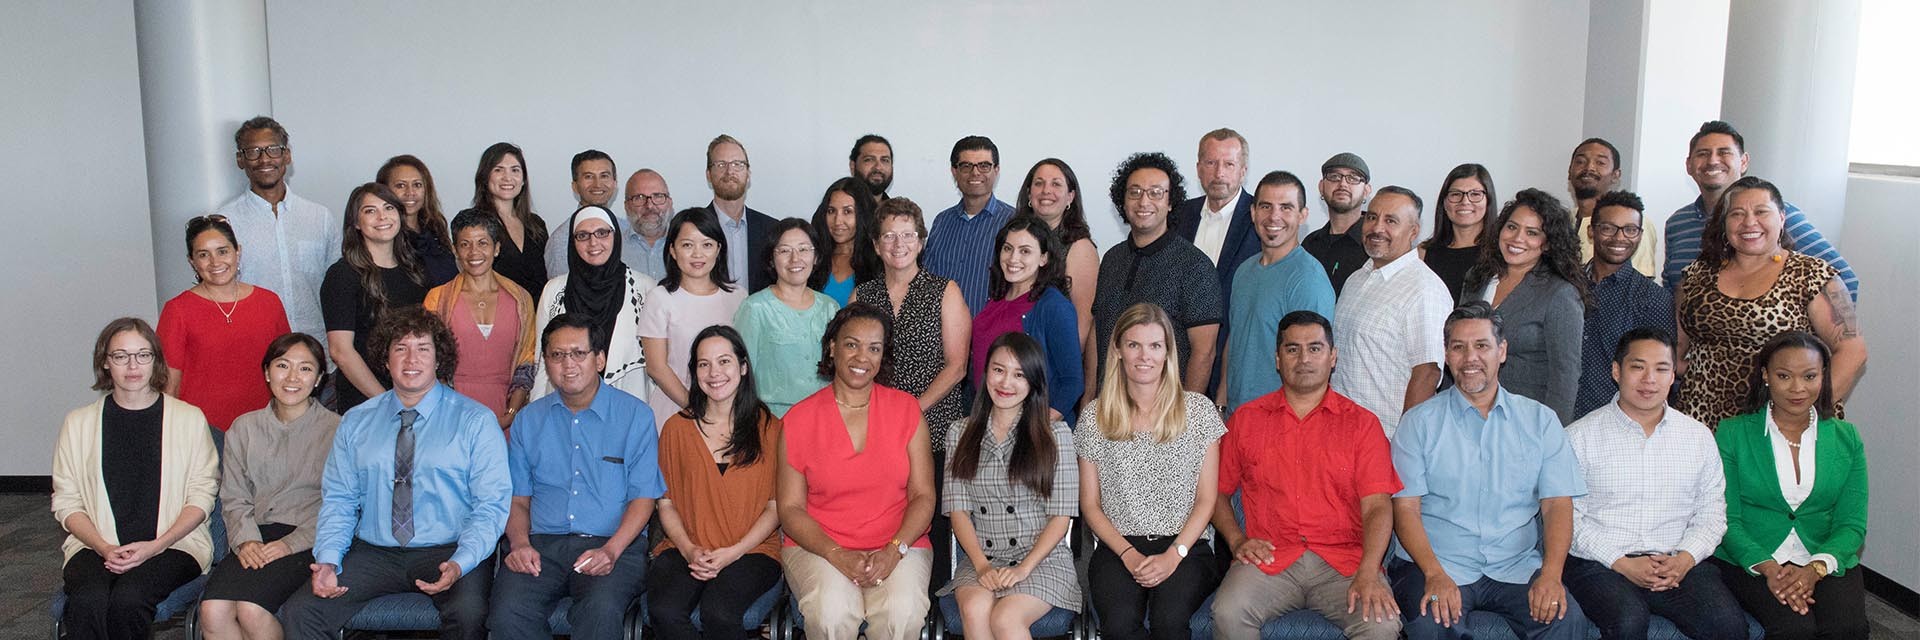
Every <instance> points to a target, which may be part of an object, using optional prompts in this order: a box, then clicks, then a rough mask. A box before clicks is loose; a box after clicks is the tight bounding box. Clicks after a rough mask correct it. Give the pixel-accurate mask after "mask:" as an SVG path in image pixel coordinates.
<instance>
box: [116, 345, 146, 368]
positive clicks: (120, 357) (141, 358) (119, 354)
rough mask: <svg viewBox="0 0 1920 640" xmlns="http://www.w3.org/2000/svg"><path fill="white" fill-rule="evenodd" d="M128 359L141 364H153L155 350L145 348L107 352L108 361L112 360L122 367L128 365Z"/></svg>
mask: <svg viewBox="0 0 1920 640" xmlns="http://www.w3.org/2000/svg"><path fill="white" fill-rule="evenodd" d="M128 360H132V361H134V362H137V363H140V364H153V350H151V349H143V350H140V351H112V352H108V353H107V361H108V362H112V363H114V364H116V365H119V366H122V367H124V366H127V361H128Z"/></svg>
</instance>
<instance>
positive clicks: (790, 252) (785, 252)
mask: <svg viewBox="0 0 1920 640" xmlns="http://www.w3.org/2000/svg"><path fill="white" fill-rule="evenodd" d="M796 255H800V256H810V255H813V245H806V246H804V247H774V249H773V256H774V257H776V258H780V259H782V260H785V259H787V258H791V257H794V256H796Z"/></svg>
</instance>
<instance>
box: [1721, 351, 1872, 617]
mask: <svg viewBox="0 0 1920 640" xmlns="http://www.w3.org/2000/svg"><path fill="white" fill-rule="evenodd" d="M1755 362H1756V363H1757V364H1758V366H1756V367H1755V371H1754V372H1753V383H1752V385H1751V387H1750V388H1751V389H1752V391H1751V392H1749V394H1748V396H1747V409H1748V412H1747V413H1745V414H1742V415H1739V416H1735V417H1732V418H1728V419H1726V420H1722V421H1720V425H1719V428H1718V431H1717V433H1716V434H1715V438H1716V439H1717V440H1718V441H1719V443H1720V459H1721V463H1722V465H1723V466H1724V467H1725V469H1726V474H1727V533H1726V536H1725V537H1723V538H1722V539H1721V542H1720V550H1719V551H1717V552H1715V553H1714V558H1715V561H1717V562H1720V563H1722V566H1721V571H1720V574H1721V576H1723V578H1724V579H1725V580H1726V582H1727V587H1728V588H1729V589H1731V590H1732V591H1733V595H1734V597H1735V598H1737V599H1739V600H1740V605H1741V607H1742V608H1745V609H1746V610H1747V613H1750V614H1753V617H1754V618H1755V619H1757V620H1759V621H1760V625H1761V626H1763V627H1765V628H1766V631H1767V637H1768V638H1813V637H1816V636H1817V637H1820V638H1865V637H1867V613H1866V590H1865V586H1864V583H1863V580H1862V578H1861V577H1860V573H1859V572H1858V571H1854V568H1855V567H1857V566H1858V565H1859V564H1860V547H1861V545H1862V544H1864V543H1865V541H1866V537H1867V457H1866V452H1865V450H1864V449H1863V448H1862V447H1861V444H1860V433H1859V432H1858V431H1856V430H1854V428H1853V425H1851V424H1848V423H1847V422H1846V421H1844V420H1841V419H1839V418H1835V417H1833V415H1834V408H1833V382H1832V379H1833V376H1832V373H1831V371H1830V368H1831V362H1832V352H1831V351H1830V350H1829V349H1828V348H1827V345H1826V343H1823V342H1821V341H1820V339H1819V338H1817V337H1814V336H1813V334H1810V333H1806V332H1804V331H1789V332H1786V333H1782V334H1780V335H1779V336H1776V337H1774V339H1773V340H1771V341H1768V342H1767V344H1766V346H1765V347H1762V348H1761V350H1760V357H1759V358H1757V359H1755Z"/></svg>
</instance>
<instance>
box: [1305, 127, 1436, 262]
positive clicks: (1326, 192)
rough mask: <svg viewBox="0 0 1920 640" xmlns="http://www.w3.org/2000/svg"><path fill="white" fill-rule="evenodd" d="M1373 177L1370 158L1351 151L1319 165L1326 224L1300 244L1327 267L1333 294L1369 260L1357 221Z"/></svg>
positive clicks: (1371, 186)
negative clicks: (1369, 163) (1369, 171)
mask: <svg viewBox="0 0 1920 640" xmlns="http://www.w3.org/2000/svg"><path fill="white" fill-rule="evenodd" d="M1371 180H1372V177H1371V174H1369V173H1368V172H1367V161H1365V160H1361V159H1360V156H1357V155H1354V154H1351V153H1341V154H1338V155H1335V156H1334V157H1331V158H1327V161H1326V163H1325V164H1322V165H1320V199H1321V200H1322V201H1324V202H1326V203H1327V224H1326V226H1323V227H1320V228H1319V229H1318V230H1315V231H1314V232H1313V233H1310V234H1307V238H1306V239H1305V240H1301V241H1300V246H1302V247H1306V249H1307V253H1311V254H1313V257H1315V258H1318V259H1319V260H1320V264H1321V265H1322V266H1324V267H1326V269H1327V279H1328V280H1330V281H1332V282H1333V293H1334V295H1339V294H1340V293H1341V292H1343V291H1345V290H1346V286H1347V278H1348V277H1350V276H1352V275H1353V272H1355V271H1358V270H1360V265H1362V264H1364V263H1366V261H1367V250H1366V246H1365V242H1364V240H1363V239H1362V238H1361V233H1360V225H1359V224H1356V223H1358V222H1360V207H1361V205H1364V204H1366V203H1367V196H1368V195H1371V194H1372V193H1373V185H1371V184H1368V183H1369V182H1370V181H1371ZM1409 193H1411V192H1409ZM1414 224H1416V225H1418V224H1419V223H1418V222H1417V221H1416V222H1415V223H1414Z"/></svg>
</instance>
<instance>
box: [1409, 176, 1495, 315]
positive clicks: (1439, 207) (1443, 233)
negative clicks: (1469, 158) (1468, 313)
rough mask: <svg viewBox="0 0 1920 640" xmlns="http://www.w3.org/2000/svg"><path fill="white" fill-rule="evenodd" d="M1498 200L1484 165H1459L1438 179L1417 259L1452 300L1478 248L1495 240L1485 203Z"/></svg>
mask: <svg viewBox="0 0 1920 640" xmlns="http://www.w3.org/2000/svg"><path fill="white" fill-rule="evenodd" d="M1499 201H1500V198H1499V196H1496V195H1494V190H1493V174H1491V173H1488V172H1487V168H1486V167H1483V166H1480V165H1477V164H1473V163H1468V164H1463V165H1460V166H1457V167H1454V168H1453V170H1452V171H1448V172H1447V178H1446V179H1445V180H1442V181H1440V197H1439V198H1435V199H1434V201H1433V237H1431V238H1428V239H1427V240H1426V241H1425V242H1422V243H1420V259H1421V260H1422V261H1425V262H1426V263H1427V267H1429V268H1431V269H1433V273H1434V275H1437V276H1440V281H1441V282H1445V283H1447V293H1448V294H1449V295H1451V296H1453V298H1452V299H1454V300H1459V299H1460V289H1461V287H1463V286H1465V283H1466V280H1467V271H1468V270H1470V269H1472V268H1473V265H1474V264H1476V263H1478V262H1479V261H1480V247H1483V246H1492V245H1493V243H1494V242H1495V241H1496V240H1498V237H1499V233H1498V231H1497V230H1495V229H1494V226H1493V225H1490V224H1487V206H1488V203H1494V202H1499Z"/></svg>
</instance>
